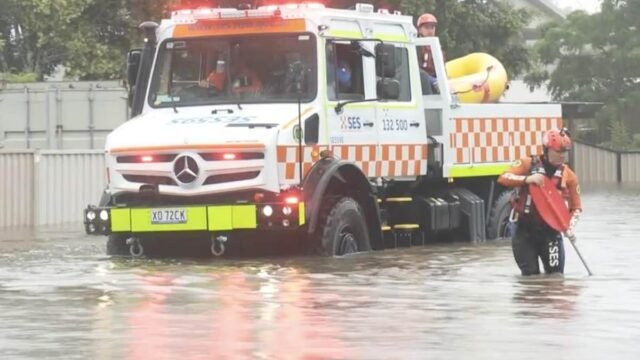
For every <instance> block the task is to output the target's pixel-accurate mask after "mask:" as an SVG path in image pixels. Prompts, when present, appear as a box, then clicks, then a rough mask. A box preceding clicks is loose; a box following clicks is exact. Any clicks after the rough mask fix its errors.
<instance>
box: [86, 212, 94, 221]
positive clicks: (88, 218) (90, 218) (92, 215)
mask: <svg viewBox="0 0 640 360" xmlns="http://www.w3.org/2000/svg"><path fill="white" fill-rule="evenodd" d="M95 218H96V213H95V211H87V220H89V221H93V220H94V219H95Z"/></svg>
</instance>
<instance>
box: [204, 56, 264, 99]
mask: <svg viewBox="0 0 640 360" xmlns="http://www.w3.org/2000/svg"><path fill="white" fill-rule="evenodd" d="M228 70H229V71H228V72H227V66H226V62H225V60H224V59H219V60H218V61H217V63H216V68H215V69H214V70H213V71H211V72H210V73H209V75H208V76H207V78H206V79H204V80H202V81H200V86H201V87H205V88H215V90H217V91H218V92H223V91H224V90H225V88H228V89H229V91H230V92H231V93H234V94H242V93H256V92H259V91H260V90H262V81H261V80H260V77H259V76H258V74H257V73H256V72H255V71H253V70H252V69H251V67H249V66H248V65H247V64H246V62H245V60H244V59H243V58H241V57H240V56H239V55H238V56H236V57H235V58H234V59H233V60H232V61H231V66H230V67H229V69H228Z"/></svg>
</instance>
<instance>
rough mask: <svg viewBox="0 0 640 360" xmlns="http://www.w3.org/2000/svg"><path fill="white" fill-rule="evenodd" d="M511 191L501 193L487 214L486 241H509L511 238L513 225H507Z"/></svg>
mask: <svg viewBox="0 0 640 360" xmlns="http://www.w3.org/2000/svg"><path fill="white" fill-rule="evenodd" d="M512 196H513V190H507V191H504V192H502V193H501V194H500V195H499V196H498V198H497V199H496V201H495V202H494V203H493V207H492V208H491V211H490V212H489V224H488V226H487V239H489V240H493V239H501V238H506V239H510V238H511V236H513V232H514V229H515V227H514V224H511V223H509V215H510V214H511V201H510V200H511V197H512Z"/></svg>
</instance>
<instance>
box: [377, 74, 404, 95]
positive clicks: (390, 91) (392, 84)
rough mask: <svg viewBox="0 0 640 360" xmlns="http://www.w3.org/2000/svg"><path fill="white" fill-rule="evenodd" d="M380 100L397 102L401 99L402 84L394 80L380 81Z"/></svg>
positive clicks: (378, 88) (378, 87)
mask: <svg viewBox="0 0 640 360" xmlns="http://www.w3.org/2000/svg"><path fill="white" fill-rule="evenodd" d="M377 90H378V98H380V99H389V100H397V99H398V98H399V97H400V82H399V81H397V80H393V79H388V78H385V79H381V80H378V86H377Z"/></svg>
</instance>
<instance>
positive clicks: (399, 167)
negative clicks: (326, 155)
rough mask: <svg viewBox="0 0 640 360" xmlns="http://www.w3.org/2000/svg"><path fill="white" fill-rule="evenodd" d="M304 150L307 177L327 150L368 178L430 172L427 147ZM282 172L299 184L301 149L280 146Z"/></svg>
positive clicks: (282, 175)
mask: <svg viewBox="0 0 640 360" xmlns="http://www.w3.org/2000/svg"><path fill="white" fill-rule="evenodd" d="M302 149H303V150H302V151H303V156H304V158H303V163H302V171H303V173H304V174H306V173H307V172H308V171H309V170H310V169H311V166H313V164H314V163H315V162H316V161H318V160H319V159H320V152H321V151H324V150H330V151H331V152H332V153H333V155H334V156H335V157H336V158H339V159H344V160H349V161H353V162H354V163H355V164H356V165H357V166H358V167H359V168H360V169H362V172H363V173H364V174H365V175H367V176H368V177H378V176H389V177H400V176H417V175H421V174H426V172H427V145H426V144H424V145H423V144H418V145H398V144H384V145H334V146H303V147H302ZM278 172H279V174H280V178H281V179H284V180H285V181H299V177H298V175H299V174H298V173H299V168H298V147H297V146H278ZM303 176H304V175H303Z"/></svg>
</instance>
